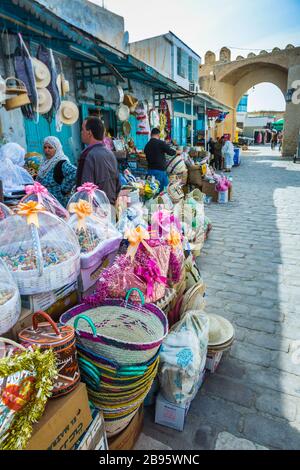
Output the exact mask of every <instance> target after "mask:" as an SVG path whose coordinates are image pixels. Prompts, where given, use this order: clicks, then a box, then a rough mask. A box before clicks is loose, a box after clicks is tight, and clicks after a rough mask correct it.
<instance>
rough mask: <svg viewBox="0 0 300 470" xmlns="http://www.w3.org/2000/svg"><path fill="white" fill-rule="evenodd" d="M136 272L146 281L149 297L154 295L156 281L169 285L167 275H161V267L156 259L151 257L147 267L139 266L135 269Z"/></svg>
mask: <svg viewBox="0 0 300 470" xmlns="http://www.w3.org/2000/svg"><path fill="white" fill-rule="evenodd" d="M135 274H136V275H137V276H140V277H141V278H142V279H143V280H144V281H145V282H146V284H147V297H148V298H149V299H151V298H152V297H153V291H154V283H155V282H160V283H161V284H164V285H167V278H166V277H165V276H161V273H160V269H159V267H158V265H157V263H156V261H154V260H153V259H149V261H148V265H147V267H143V266H138V267H137V268H136V270H135Z"/></svg>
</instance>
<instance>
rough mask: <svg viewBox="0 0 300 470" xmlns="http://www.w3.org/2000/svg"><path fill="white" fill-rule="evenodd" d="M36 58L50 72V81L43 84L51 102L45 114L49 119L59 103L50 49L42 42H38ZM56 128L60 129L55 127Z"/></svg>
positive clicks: (55, 73) (55, 71) (55, 74)
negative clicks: (51, 105)
mask: <svg viewBox="0 0 300 470" xmlns="http://www.w3.org/2000/svg"><path fill="white" fill-rule="evenodd" d="M37 59H38V60H39V61H40V62H42V63H43V64H44V65H45V67H46V68H47V70H49V72H50V81H49V84H48V85H45V88H46V87H47V90H48V91H49V93H50V95H51V97H52V102H53V107H52V108H51V109H50V111H49V114H48V116H47V118H48V120H49V121H51V119H52V117H53V112H55V113H57V112H58V110H59V107H60V104H61V99H60V93H59V88H58V85H57V80H58V75H57V70H56V65H55V60H54V57H53V52H52V49H47V48H46V47H45V46H44V45H43V44H40V46H39V48H38V51H37ZM63 96H64V95H63ZM56 130H60V129H59V128H57V129H56Z"/></svg>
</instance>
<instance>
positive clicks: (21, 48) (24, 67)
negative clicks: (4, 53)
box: [14, 33, 38, 119]
mask: <svg viewBox="0 0 300 470" xmlns="http://www.w3.org/2000/svg"><path fill="white" fill-rule="evenodd" d="M17 38H18V45H17V48H16V50H15V53H14V66H15V73H16V77H17V78H18V79H19V80H21V81H22V82H23V83H24V84H25V86H26V89H27V93H28V96H29V100H30V104H27V105H25V106H22V112H23V114H24V116H25V117H26V118H27V119H34V117H35V110H36V109H37V107H38V94H37V86H36V81H35V74H34V67H33V62H32V59H31V56H30V54H29V51H28V49H27V47H26V45H25V43H24V41H23V39H22V36H21V34H20V33H18V36H17Z"/></svg>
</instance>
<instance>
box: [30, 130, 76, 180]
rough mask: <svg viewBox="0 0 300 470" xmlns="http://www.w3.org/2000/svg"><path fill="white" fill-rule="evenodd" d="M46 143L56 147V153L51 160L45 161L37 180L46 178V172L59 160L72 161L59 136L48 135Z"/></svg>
mask: <svg viewBox="0 0 300 470" xmlns="http://www.w3.org/2000/svg"><path fill="white" fill-rule="evenodd" d="M45 144H49V145H51V147H53V148H54V149H55V155H54V156H53V157H52V158H50V160H45V161H44V163H42V165H41V166H40V169H39V172H38V175H37V180H39V179H40V178H44V176H46V174H47V173H48V172H49V171H50V170H52V169H53V168H54V167H55V165H56V164H57V162H59V161H60V160H67V161H70V160H69V158H68V157H67V156H66V155H65V154H64V151H63V148H62V145H61V143H60V140H59V139H58V138H57V137H54V136H52V135H50V136H49V137H46V138H45V139H44V145H45Z"/></svg>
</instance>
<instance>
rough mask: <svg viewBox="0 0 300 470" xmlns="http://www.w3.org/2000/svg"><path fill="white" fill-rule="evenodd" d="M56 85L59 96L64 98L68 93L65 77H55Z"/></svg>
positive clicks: (61, 75)
mask: <svg viewBox="0 0 300 470" xmlns="http://www.w3.org/2000/svg"><path fill="white" fill-rule="evenodd" d="M56 84H57V87H58V91H59V94H60V95H61V96H65V95H66V94H67V93H69V91H70V83H69V81H68V80H66V79H65V76H64V75H63V74H62V73H60V74H58V75H57V80H56Z"/></svg>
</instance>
